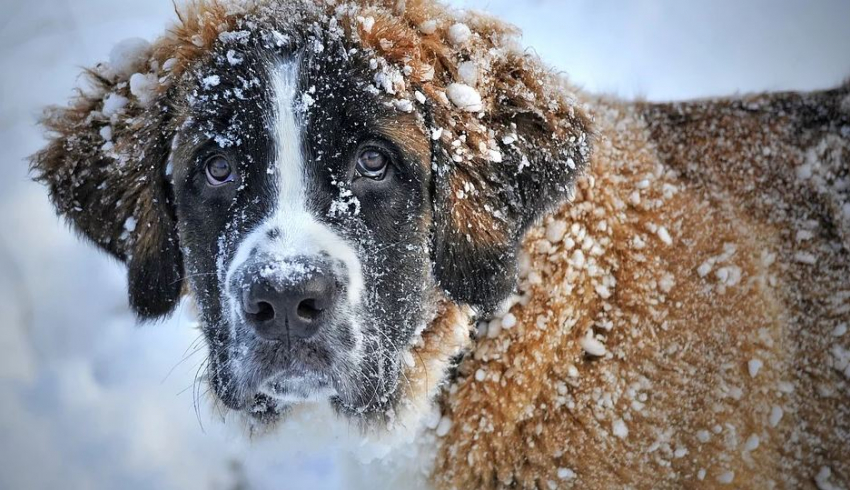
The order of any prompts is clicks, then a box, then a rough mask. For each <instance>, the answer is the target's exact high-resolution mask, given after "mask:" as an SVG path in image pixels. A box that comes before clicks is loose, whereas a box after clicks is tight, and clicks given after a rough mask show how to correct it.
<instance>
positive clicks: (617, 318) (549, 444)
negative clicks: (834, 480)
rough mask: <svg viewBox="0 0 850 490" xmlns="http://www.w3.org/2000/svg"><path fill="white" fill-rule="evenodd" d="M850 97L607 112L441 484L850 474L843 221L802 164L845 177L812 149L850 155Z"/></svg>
mask: <svg viewBox="0 0 850 490" xmlns="http://www.w3.org/2000/svg"><path fill="white" fill-rule="evenodd" d="M842 91H843V92H842ZM846 93H847V88H846V87H844V88H842V89H841V90H837V91H831V92H824V93H818V94H809V95H799V94H780V95H777V96H762V97H752V98H743V99H737V100H724V101H702V102H697V103H692V104H690V105H688V104H668V105H649V104H624V103H619V102H616V101H606V100H595V101H592V106H593V108H594V119H595V125H596V129H597V133H598V134H597V139H596V145H595V148H594V152H593V158H592V161H591V166H590V169H589V170H588V172H587V173H586V175H585V176H584V177H583V178H582V179H580V180H579V182H578V183H577V186H576V189H575V195H574V198H573V200H572V202H571V203H570V204H568V205H566V206H564V207H563V208H561V209H560V210H559V211H557V212H556V213H553V214H552V215H550V216H548V217H547V218H546V220H545V221H544V222H543V223H542V224H541V226H538V227H536V228H534V229H532V230H531V231H530V232H529V234H528V236H527V239H526V242H525V246H524V254H523V257H522V258H521V261H520V263H521V271H522V272H521V281H520V290H519V293H520V294H519V295H517V296H515V297H514V298H513V300H512V301H511V302H510V303H509V304H508V305H507V307H506V308H504V309H503V311H502V312H500V313H501V315H502V316H501V318H499V319H496V320H493V321H491V322H490V323H489V325H487V327H486V328H482V330H481V332H480V333H481V334H482V335H481V338H479V339H478V341H477V346H476V348H475V350H474V355H473V356H471V357H470V358H469V359H467V360H466V361H465V362H464V364H463V365H462V366H461V369H460V373H461V377H460V378H459V379H458V381H457V384H456V386H455V387H453V389H452V390H451V394H450V396H449V397H448V400H447V402H446V407H447V409H448V410H449V411H451V412H452V418H453V419H454V420H455V421H456V423H455V425H454V426H453V427H452V431H451V432H450V433H449V434H448V435H447V437H446V439H445V440H444V445H443V453H442V454H443V457H441V459H440V460H439V461H440V465H441V466H439V467H438V476H439V477H440V478H442V479H443V481H446V482H450V484H453V485H456V486H458V487H459V488H467V487H468V488H472V487H498V486H500V485H510V484H514V485H518V486H519V487H523V488H526V487H534V486H535V485H536V486H543V485H546V484H548V483H547V482H553V484H555V485H556V486H559V485H564V484H566V483H568V482H571V483H579V482H580V483H581V484H585V485H587V486H590V487H593V488H597V487H599V488H604V487H607V486H612V485H625V484H628V485H633V486H637V487H642V486H647V487H650V486H656V485H657V484H658V482H659V481H666V482H668V484H671V485H676V484H684V483H685V482H697V481H700V480H703V479H705V480H707V481H710V482H719V483H725V482H727V481H731V482H734V483H736V484H739V485H745V486H746V485H752V486H767V485H768V484H769V483H770V481H772V480H776V479H781V480H784V481H787V482H791V483H792V484H795V485H797V484H802V483H801V482H803V481H811V478H814V477H815V476H816V473H818V471H819V469H820V468H821V467H825V468H831V470H830V471H835V472H836V474H843V472H846V471H847V470H848V468H846V467H844V466H842V465H844V464H846V463H842V462H841V459H840V458H839V457H838V451H839V450H840V447H841V441H842V436H841V435H840V431H841V430H846V429H847V423H846V420H847V418H846V416H847V414H843V412H842V411H841V410H840V409H836V407H835V404H836V403H837V402H840V400H842V396H844V397H845V398H844V399H846V395H842V394H841V393H842V391H841V390H842V389H846V378H844V377H843V375H842V373H841V372H839V370H837V369H835V368H836V367H839V366H838V365H837V364H836V362H840V360H838V359H839V357H841V356H838V357H836V355H835V352H838V353H839V354H840V353H841V352H845V350H842V349H845V348H846V346H844V347H842V346H841V345H839V344H840V342H836V341H835V337H833V336H832V332H833V331H835V329H836V328H838V324H839V323H840V322H841V319H842V318H843V319H845V320H846V319H847V317H848V311H847V298H846V297H845V296H842V294H845V293H841V292H840V291H846V290H850V283H848V279H847V277H850V268H849V267H848V265H847V264H848V261H847V253H846V250H844V249H842V248H841V239H840V231H839V229H838V227H837V226H836V224H835V222H834V219H835V217H838V216H840V215H837V214H831V215H830V214H825V211H824V209H825V208H823V207H822V206H824V204H820V205H816V204H813V203H811V202H807V200H808V201H811V200H812V199H813V197H812V196H813V195H814V194H813V193H814V192H815V191H813V190H812V187H811V184H812V183H813V182H806V181H805V179H803V181H801V182H798V181H799V180H800V178H801V175H800V174H801V173H802V174H804V173H805V172H804V171H803V170H802V169H801V168H800V167H801V165H806V164H807V163H808V164H812V165H813V169H814V168H815V167H816V168H817V170H812V172H813V175H815V172H823V173H822V174H817V175H822V176H823V178H824V179H826V180H825V181H828V179H829V178H837V179H842V178H844V179H846V170H845V174H840V171H841V170H840V169H841V167H840V166H841V165H844V167H843V168H844V169H846V166H847V163H846V162H847V155H846V153H840V154H839V153H830V154H829V155H827V156H826V157H824V155H825V154H826V153H825V151H824V150H820V152H818V151H819V150H818V148H819V146H818V145H827V146H828V148H830V150H829V151H831V152H836V151H838V152H841V151H844V152H846V149H847V133H846V131H847V129H845V126H846V124H845V123H844V122H843V121H846V115H845V114H846V113H843V112H842V113H839V112H838V111H843V110H844V106H842V104H844V101H843V99H842V98H841V97H842V96H843V97H846ZM824 140H825V141H826V143H822V141H824ZM829 145H832V146H829ZM842 145H843V146H842ZM813 152H814V153H813ZM829 158H834V161H832V160H829ZM841 162H843V163H841ZM829 165H833V167H829V168H831V169H832V170H828V169H826V168H825V167H824V166H829ZM836 166H837V167H836ZM829 172H833V173H829ZM834 172H839V174H838V175H836V174H835V173H834ZM841 175H844V177H842V176H841ZM802 176H803V177H805V175H802ZM827 176H834V177H827ZM792 181H793V182H792ZM823 182H824V181H819V182H817V184H818V185H823ZM783 184H784V186H785V187H784V188H783V187H782V186H783ZM792 185H793V186H797V187H793V186H792ZM833 191H834V192H833ZM830 192H833V193H832V194H831V195H833V196H839V197H838V199H840V198H841V197H840V196H841V195H840V192H841V188H840V186H838V187H837V188H835V189H832V190H831V191H830ZM844 202H846V200H845V201H844ZM829 212H832V213H835V212H836V210H835V209H834V208H833V209H832V211H829ZM806 227H809V228H806ZM810 228H811V229H810ZM788 230H791V231H788ZM842 260H843V262H842ZM842 274H843V275H842ZM842 298H843V299H842ZM813 304H818V305H821V307H820V309H813V308H812V307H811V306H812V305H813ZM835 346H837V347H835ZM839 350H840V352H839ZM836 360H838V361H836ZM845 364H846V362H845ZM842 383H844V384H842ZM842 386H844V388H842ZM842 417H844V418H843V419H842ZM842 420H845V421H842ZM842 424H843V425H842ZM836 428H839V430H838V431H836ZM790 439H794V442H793V443H788V442H787V441H788V440H790ZM801 451H804V452H805V451H808V453H807V454H810V456H807V457H802V458H801V457H800V456H799V454H800V452H801ZM459 455H464V457H463V458H461V457H460V456H459ZM492 461H496V462H498V463H496V464H491V463H490V462H492ZM768 468H774V469H775V471H768V470H766V469H768ZM780 468H785V470H784V471H782V472H780V471H779V469H780ZM780 473H781V474H780Z"/></svg>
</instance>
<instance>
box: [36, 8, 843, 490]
mask: <svg viewBox="0 0 850 490" xmlns="http://www.w3.org/2000/svg"><path fill="white" fill-rule="evenodd" d="M284 11H285V12H286V13H287V15H286V16H284V15H282V12H284ZM293 14H297V15H293ZM254 17H259V18H264V19H267V20H268V19H273V21H270V25H275V24H276V23H289V24H290V25H298V24H299V23H301V24H307V23H309V22H312V21H315V20H317V19H320V20H321V21H322V23H323V24H322V25H323V26H326V28H329V29H330V28H334V29H339V31H340V32H341V33H342V35H344V36H346V37H347V38H349V39H352V40H354V41H355V42H356V43H358V44H359V45H360V46H362V47H363V49H367V50H371V51H372V52H374V53H375V54H376V56H377V57H378V58H380V59H381V60H382V63H385V64H384V65H380V66H379V68H380V69H383V68H385V67H388V68H389V69H391V70H395V71H396V72H398V73H401V74H403V76H401V77H400V78H395V79H392V80H390V83H389V84H388V90H389V91H391V93H393V94H394V95H395V96H396V98H397V99H398V100H399V101H401V100H415V99H416V98H417V97H416V92H420V93H421V94H423V95H425V97H426V98H427V109H428V110H427V111H426V113H427V116H428V117H429V118H430V120H429V121H428V123H429V125H430V126H431V127H433V128H439V129H441V131H438V132H435V135H436V140H435V143H434V145H433V147H432V148H431V151H432V160H433V161H432V164H433V168H434V169H435V172H436V173H437V175H438V176H439V177H440V179H439V180H438V181H437V185H436V190H437V193H436V196H435V199H436V202H435V214H436V215H437V216H436V219H435V223H436V227H435V230H434V233H435V238H436V242H437V243H438V245H442V246H437V247H436V250H435V257H434V260H435V267H436V269H437V270H436V271H435V272H436V273H437V275H438V276H440V278H441V285H442V286H443V287H444V288H445V289H446V291H447V292H448V293H449V294H448V296H449V297H448V298H446V299H445V301H443V303H442V309H441V311H439V312H438V315H437V318H436V320H435V321H434V322H433V323H432V325H430V326H429V327H428V328H426V330H425V331H424V332H423V335H422V339H421V341H420V343H419V344H418V345H417V347H416V348H415V349H414V350H413V351H412V352H413V354H414V356H413V359H412V361H411V362H412V364H410V365H409V366H408V369H407V372H406V381H407V385H406V389H407V393H408V395H409V398H410V400H412V401H413V404H414V405H417V404H424V403H427V402H428V401H430V400H431V398H432V397H433V395H434V394H435V393H437V390H438V389H439V390H441V391H440V393H441V394H440V396H439V400H440V404H441V410H442V415H443V417H444V418H445V419H446V420H451V421H452V424H451V429H450V430H448V433H447V434H446V435H445V437H443V438H441V439H439V441H440V443H439V445H440V447H439V450H440V452H439V455H438V458H437V461H436V466H435V468H434V474H433V483H434V484H435V485H436V486H438V487H440V488H462V489H466V488H501V487H514V488H571V487H575V488H610V487H621V486H624V487H632V488H683V487H687V488H690V487H715V486H723V485H727V484H731V485H733V486H735V487H739V488H770V487H771V486H778V487H781V488H799V487H812V486H814V485H815V483H816V482H817V484H818V485H821V486H825V485H827V484H835V485H844V486H847V485H848V484H850V451H848V449H847V447H848V446H850V384H849V381H848V377H850V367H848V363H850V334H847V333H841V332H842V325H843V326H844V327H843V328H844V329H845V330H846V328H847V326H848V324H850V260H848V237H850V231H848V230H850V224H848V223H850V199H848V188H849V187H850V184H848V179H850V177H848V161H850V86H848V85H845V86H844V87H843V88H841V89H837V90H834V91H829V92H822V93H817V94H809V95H794V94H780V95H773V96H761V97H754V98H743V99H736V100H724V101H704V102H697V103H689V104H667V105H653V104H629V103H625V102H621V101H616V100H611V99H600V98H595V97H591V96H588V95H586V94H580V93H577V92H576V91H575V90H573V89H572V88H570V87H569V86H568V85H567V84H566V83H565V82H563V81H562V79H561V78H560V77H558V76H556V75H554V74H553V73H552V72H551V71H550V70H548V69H547V68H546V67H545V66H544V65H543V64H542V63H541V62H540V61H539V60H537V59H536V57H534V56H532V55H529V54H527V53H524V52H522V51H521V50H519V49H517V48H516V47H515V46H514V41H513V38H512V36H513V35H514V34H515V33H516V31H515V30H514V28H512V27H511V26H508V25H506V24H504V23H501V22H499V21H496V20H494V19H492V18H489V17H486V16H483V15H481V14H471V13H458V12H455V11H452V10H451V9H448V8H446V7H444V6H443V5H441V4H439V3H437V2H434V1H431V0H408V1H406V2H396V1H368V0H360V1H356V2H339V3H337V2H328V3H325V2H311V1H306V0H303V1H293V2H274V1H258V2H243V3H241V4H233V3H223V2H222V3H219V2H215V1H198V2H193V3H190V4H189V5H188V6H186V7H185V8H183V9H181V10H180V12H179V20H180V21H179V23H178V24H177V25H176V26H174V27H173V28H172V29H171V31H170V33H169V34H168V35H166V36H165V37H163V38H162V39H160V40H158V41H157V42H156V43H155V44H154V45H153V47H152V50H151V54H150V58H149V60H148V63H147V65H146V66H139V67H138V70H139V71H140V72H142V73H151V74H155V75H156V76H157V77H158V78H159V80H160V84H159V86H158V89H157V94H158V97H156V98H155V100H153V101H149V102H148V103H147V104H142V102H141V101H139V100H138V99H136V98H134V97H133V96H132V94H131V93H130V90H129V86H128V84H127V82H128V81H127V80H126V79H122V78H120V77H118V76H116V75H114V74H113V73H111V72H110V70H109V67H108V66H100V67H96V68H94V69H92V70H91V71H90V72H89V74H90V78H91V80H92V82H93V88H92V89H91V90H88V91H85V92H82V93H81V94H80V95H79V97H77V98H76V99H75V100H74V101H73V102H72V105H71V106H70V107H68V108H62V109H53V110H51V111H50V112H49V113H48V115H47V117H46V118H45V125H46V126H47V127H48V129H50V130H51V131H52V133H53V135H52V137H51V141H50V144H49V146H48V147H47V148H46V149H45V150H44V151H42V152H40V153H39V154H37V155H36V156H34V158H33V168H34V170H35V172H36V173H37V176H38V178H39V179H40V180H42V181H44V182H45V183H47V184H48V186H49V187H50V190H51V197H52V200H53V201H54V203H55V204H56V205H57V208H58V209H59V210H60V212H61V213H62V214H64V215H66V216H68V217H69V218H70V220H71V221H72V222H73V223H74V224H75V226H76V227H77V228H78V229H79V230H80V231H81V232H82V233H83V234H85V235H86V236H88V237H89V238H91V239H92V240H94V241H95V242H97V243H98V244H99V245H100V246H102V247H103V248H105V249H106V250H108V251H109V252H110V253H112V254H113V255H115V256H117V257H118V258H120V259H122V260H126V261H127V262H128V266H129V268H130V270H131V276H132V274H133V271H134V270H136V271H137V274H142V275H143V277H142V279H143V281H142V282H144V284H145V285H146V287H148V288H154V289H155V288H158V287H160V288H165V289H168V288H172V289H173V288H179V287H180V281H177V282H176V283H174V282H172V281H168V280H166V278H167V277H170V276H171V275H173V274H172V273H173V272H174V270H159V269H157V268H156V267H146V265H147V264H150V263H151V261H155V262H157V263H166V264H170V265H169V267H171V268H175V267H176V268H181V267H182V266H181V265H180V262H179V259H180V255H179V252H178V249H177V244H176V243H175V239H174V233H173V227H174V223H173V217H172V215H171V212H170V207H169V203H170V200H171V196H169V188H168V185H167V182H166V181H165V165H166V164H167V160H168V158H167V155H168V152H169V147H168V145H169V144H170V140H171V137H172V135H173V134H174V128H175V127H176V126H177V125H179V124H180V123H181V122H182V121H181V117H183V115H182V114H181V110H180V106H179V104H175V103H173V102H172V101H171V100H170V99H169V97H168V95H169V91H170V90H172V89H173V87H174V86H175V85H176V84H179V83H180V81H181V79H182V77H184V76H187V73H189V72H190V71H191V68H192V67H193V66H194V65H195V64H197V63H200V62H202V61H203V60H204V59H205V57H207V56H208V55H209V53H210V52H211V50H212V49H213V46H214V45H215V43H217V42H219V35H220V33H222V32H226V31H231V30H234V29H239V28H240V26H243V25H244V22H245V20H246V19H248V18H254ZM277 17H281V19H277ZM283 17H286V19H285V20H284V19H283ZM274 19H277V20H274ZM461 21H462V22H464V23H465V24H466V25H467V26H468V27H469V28H470V30H471V37H470V38H469V39H468V40H466V41H465V42H463V43H460V44H459V45H455V44H453V43H452V42H451V41H450V40H449V37H450V36H449V34H448V33H449V29H450V28H451V26H452V25H453V24H455V23H457V22H461ZM426 25H428V27H427V28H426V27H425V26H426ZM471 59H472V60H475V61H476V63H477V64H478V66H481V67H483V69H482V70H481V71H480V73H479V77H480V83H479V84H478V85H477V89H478V92H479V93H480V95H481V96H482V110H481V111H480V112H479V111H476V112H468V111H464V110H460V109H458V108H457V107H455V106H454V105H453V104H452V103H451V101H449V100H448V99H447V97H446V94H445V92H446V89H447V87H448V85H449V84H451V83H454V82H455V81H457V80H458V77H459V63H461V62H463V61H467V60H471ZM405 67H407V68H405ZM393 73H395V72H393ZM112 94H117V95H120V96H123V97H126V98H127V99H128V104H127V106H126V107H125V108H124V110H123V111H121V112H120V113H119V114H117V115H114V116H111V117H106V116H105V115H104V114H103V112H102V109H103V104H104V100H105V99H106V98H107V97H108V96H110V95H112ZM590 114H592V115H593V120H594V122H593V123H591V117H590ZM107 125H109V126H110V127H111V128H112V132H113V137H112V141H113V142H114V145H106V147H104V144H105V143H106V142H105V141H104V139H103V138H102V137H101V135H100V131H101V129H102V128H104V127H105V126H107ZM591 131H593V132H594V134H595V140H593V141H594V145H593V146H594V153H593V156H592V161H591V162H590V167H589V170H588V171H587V172H586V174H585V175H584V176H583V177H582V178H581V180H580V181H579V182H578V184H577V187H576V189H575V196H574V198H573V199H572V201H571V202H570V203H568V204H566V205H564V206H563V207H561V208H560V209H558V210H556V211H554V212H552V213H550V214H548V215H547V216H546V218H545V220H544V221H543V223H538V224H536V225H535V223H534V222H533V219H532V218H534V217H537V216H540V214H541V213H544V212H545V211H547V210H549V209H551V207H552V206H554V205H556V204H559V203H560V202H561V201H563V198H564V196H565V195H566V193H567V188H566V186H563V185H562V186H559V187H558V188H554V187H551V186H549V185H548V184H547V183H549V182H559V183H560V182H564V181H566V182H567V183H569V182H570V181H571V178H570V179H564V178H550V177H551V176H552V175H554V174H558V175H562V174H564V173H567V174H569V175H572V172H573V171H577V170H580V169H582V168H583V167H584V166H585V164H586V163H587V161H588V159H589V158H590V152H589V145H590V143H591V140H592V139H591ZM508 140H515V142H512V143H506V141H508ZM523 157H524V159H523ZM500 159H504V160H505V161H506V162H507V163H509V164H511V165H516V164H517V163H520V164H527V165H531V166H533V168H531V169H530V170H533V172H532V171H529V172H528V173H527V175H534V176H536V178H537V177H539V178H540V179H541V180H540V182H541V183H540V184H539V185H537V186H536V187H535V186H531V187H529V188H531V189H534V192H527V191H522V189H520V195H515V194H514V193H513V191H514V189H511V188H510V186H506V185H504V183H505V182H506V181H508V180H507V179H505V178H503V176H502V175H498V169H499V168H501V167H499V164H500V161H499V160H500ZM566 162H570V165H566ZM494 169H495V170H494ZM521 183H522V182H521ZM522 184H527V182H526V183H522ZM93 187H96V188H97V189H98V191H99V192H92V188H93ZM518 187H522V186H518ZM522 188H523V189H524V188H525V187H522ZM522 192H525V194H522ZM527 207H533V208H535V209H536V211H537V212H534V213H525V212H524V211H525V208H527ZM523 216H529V217H531V218H527V219H522V217H523ZM106 217H108V219H104V218H106ZM128 220H129V221H128ZM128 223H129V224H128ZM134 225H135V226H134ZM524 234H525V237H526V238H525V241H524V245H523V249H522V250H523V251H522V254H521V256H520V257H519V261H520V269H519V273H520V284H519V289H518V290H517V291H516V294H514V295H513V296H512V299H511V301H509V302H508V303H507V304H506V305H504V306H503V307H502V308H501V309H500V310H499V311H497V318H495V319H494V320H493V321H492V322H490V324H489V326H488V327H487V328H482V329H481V331H480V335H479V336H478V338H477V339H475V340H471V339H470V338H469V337H468V336H467V335H466V334H467V332H468V328H469V325H468V322H469V318H470V317H471V311H470V309H469V308H468V307H467V306H466V305H465V304H464V303H468V304H472V305H473V306H477V307H480V309H482V310H483V309H495V308H493V307H494V305H493V304H491V303H488V301H486V300H480V301H477V302H476V301H473V299H475V300H478V299H479V298H476V297H475V292H476V291H477V290H480V289H482V288H483V287H484V284H482V282H481V281H482V279H481V278H487V277H492V276H494V275H501V276H506V277H511V278H512V276H513V274H514V269H513V268H511V267H509V266H506V265H504V264H505V263H507V264H510V263H512V260H513V253H514V249H513V248H512V246H511V242H512V241H514V240H516V239H518V238H519V237H521V236H523V235H524ZM482 255H483V256H484V257H489V258H491V259H492V260H489V261H488V260H483V261H482V260H480V259H479V260H472V259H468V257H479V256H482ZM506 259H507V260H506ZM134 261H138V262H139V264H136V266H134ZM491 263H492V264H494V265H490V264H491ZM445 264H452V271H441V270H439V269H440V268H441V267H442V266H444V265H445ZM151 271H153V273H152V272H151ZM157 271H158V272H157ZM181 273H182V271H178V276H180V274H181ZM505 284H506V286H504V287H503V288H502V289H499V290H498V292H499V293H501V295H502V296H506V295H507V294H508V293H509V292H510V287H512V285H513V281H512V280H511V281H506V282H505ZM138 294H141V293H138ZM495 296H498V294H497V295H494V298H489V300H491V301H492V300H494V299H495ZM132 298H133V291H132V289H131V299H132ZM136 304H137V306H139V307H138V308H137V311H139V312H140V314H141V315H142V316H157V315H160V314H163V313H166V312H167V311H170V308H171V307H173V301H171V302H166V304H164V305H163V304H158V303H156V302H153V303H151V302H150V301H148V298H145V297H144V296H140V298H139V299H138V301H137V302H136ZM511 318H513V319H515V325H513V323H514V322H513V321H512V319H511ZM503 325H504V327H503ZM465 348H469V349H470V352H469V354H468V355H467V356H466V358H465V359H464V361H463V362H462V363H461V365H460V367H459V369H458V372H457V375H456V377H455V378H454V379H452V380H451V381H450V383H445V382H444V379H443V376H444V375H445V374H446V373H445V371H446V370H447V369H448V367H449V364H450V363H449V361H450V357H452V356H454V355H455V354H456V353H457V352H460V351H461V350H463V349H465ZM600 348H604V353H603V352H601V351H600ZM588 352H591V353H593V354H594V355H589V354H588ZM597 354H603V355H601V356H600V355H597Z"/></svg>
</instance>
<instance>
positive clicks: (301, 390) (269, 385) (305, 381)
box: [259, 373, 336, 405]
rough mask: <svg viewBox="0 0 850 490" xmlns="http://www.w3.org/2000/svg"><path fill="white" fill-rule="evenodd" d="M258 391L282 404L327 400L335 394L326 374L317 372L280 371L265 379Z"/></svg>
mask: <svg viewBox="0 0 850 490" xmlns="http://www.w3.org/2000/svg"><path fill="white" fill-rule="evenodd" d="M259 392H260V393H262V394H263V395H266V396H268V397H269V398H271V399H273V400H275V401H277V402H279V403H281V404H284V405H295V404H299V403H306V402H321V401H328V400H329V399H330V398H331V397H333V396H335V395H336V390H335V389H334V387H333V385H332V383H331V382H330V380H329V379H328V378H327V376H324V375H322V374H318V373H302V374H297V375H292V374H288V373H281V374H278V375H275V376H272V377H271V378H269V379H268V380H266V381H265V382H264V383H263V384H262V386H261V387H260V390H259Z"/></svg>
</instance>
